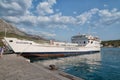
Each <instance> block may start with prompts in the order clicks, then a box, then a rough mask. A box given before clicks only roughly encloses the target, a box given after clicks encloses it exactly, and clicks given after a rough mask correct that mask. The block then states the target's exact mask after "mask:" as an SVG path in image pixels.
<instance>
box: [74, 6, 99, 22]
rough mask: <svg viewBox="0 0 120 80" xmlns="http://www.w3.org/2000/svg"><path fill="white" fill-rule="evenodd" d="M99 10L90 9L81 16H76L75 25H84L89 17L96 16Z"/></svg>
mask: <svg viewBox="0 0 120 80" xmlns="http://www.w3.org/2000/svg"><path fill="white" fill-rule="evenodd" d="M98 10H99V9H97V8H94V9H91V10H89V11H88V12H84V13H82V14H80V15H79V16H76V18H77V21H78V22H77V23H78V24H85V23H86V22H88V21H89V20H90V19H91V17H92V16H93V15H94V14H96V13H97V12H98Z"/></svg>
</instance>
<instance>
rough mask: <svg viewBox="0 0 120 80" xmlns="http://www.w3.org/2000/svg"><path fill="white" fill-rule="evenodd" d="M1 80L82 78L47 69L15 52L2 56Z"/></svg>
mask: <svg viewBox="0 0 120 80" xmlns="http://www.w3.org/2000/svg"><path fill="white" fill-rule="evenodd" d="M0 80H82V79H80V78H77V77H75V76H72V75H69V74H67V73H64V72H61V71H58V70H55V71H52V70H49V69H46V68H45V67H44V66H42V65H41V66H40V65H36V64H35V63H30V62H29V60H27V59H25V58H23V57H21V56H17V55H15V54H9V55H3V56H2V57H1V58H0Z"/></svg>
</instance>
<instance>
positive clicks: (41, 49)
mask: <svg viewBox="0 0 120 80" xmlns="http://www.w3.org/2000/svg"><path fill="white" fill-rule="evenodd" d="M2 41H3V43H4V44H5V46H6V47H7V48H8V49H9V50H12V51H13V52H14V53H16V54H20V55H23V56H37V57H64V56H71V55H80V54H89V53H93V52H99V51H100V42H101V41H100V39H99V38H98V37H94V36H92V35H81V34H78V35H75V36H72V38H71V43H69V42H56V41H52V40H50V43H46V44H40V43H36V42H33V41H29V40H21V39H17V38H8V37H4V39H3V40H2Z"/></svg>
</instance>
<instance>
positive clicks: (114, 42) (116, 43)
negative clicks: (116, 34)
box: [101, 40, 120, 47]
mask: <svg viewBox="0 0 120 80" xmlns="http://www.w3.org/2000/svg"><path fill="white" fill-rule="evenodd" d="M101 44H102V45H103V47H120V40H110V41H102V43H101Z"/></svg>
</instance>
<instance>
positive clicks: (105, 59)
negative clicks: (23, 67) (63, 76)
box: [36, 48, 120, 80]
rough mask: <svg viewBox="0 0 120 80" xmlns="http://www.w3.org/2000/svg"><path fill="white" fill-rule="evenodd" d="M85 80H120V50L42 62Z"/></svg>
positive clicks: (107, 49)
mask: <svg viewBox="0 0 120 80" xmlns="http://www.w3.org/2000/svg"><path fill="white" fill-rule="evenodd" d="M36 63H38V64H39V63H42V64H43V65H45V66H48V65H50V64H55V65H57V66H59V67H60V69H61V70H63V71H65V72H67V73H70V74H72V75H75V76H78V77H81V78H83V79H85V80H120V48H102V50H101V52H100V53H94V54H86V55H79V56H71V57H65V58H57V59H49V60H42V61H38V62H36Z"/></svg>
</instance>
